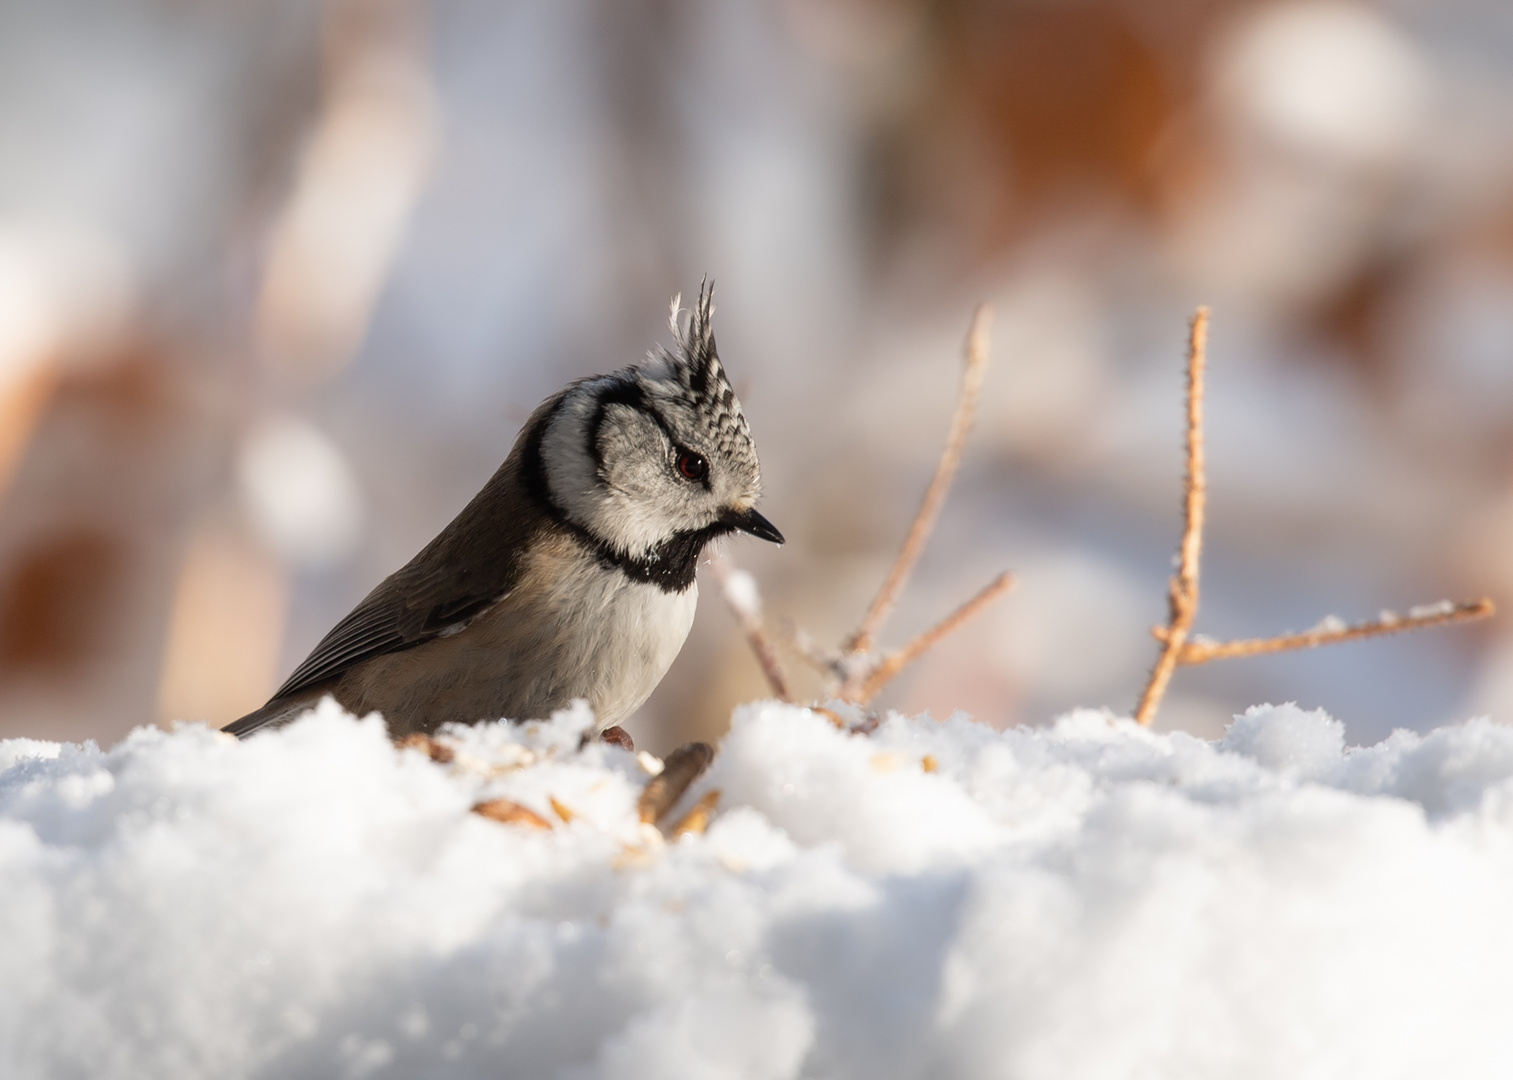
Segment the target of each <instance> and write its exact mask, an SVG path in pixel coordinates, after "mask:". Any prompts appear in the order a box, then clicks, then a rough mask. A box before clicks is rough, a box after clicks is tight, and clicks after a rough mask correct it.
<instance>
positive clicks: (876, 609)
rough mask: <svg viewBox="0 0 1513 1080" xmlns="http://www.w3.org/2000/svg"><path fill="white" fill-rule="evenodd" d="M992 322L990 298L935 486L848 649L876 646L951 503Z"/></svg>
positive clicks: (976, 325)
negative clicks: (948, 497) (948, 499)
mask: <svg viewBox="0 0 1513 1080" xmlns="http://www.w3.org/2000/svg"><path fill="white" fill-rule="evenodd" d="M992 326H993V309H992V308H991V307H989V306H988V305H987V304H978V305H977V310H976V311H974V312H973V313H972V325H971V328H970V329H969V330H968V331H967V348H966V364H965V365H964V366H963V368H962V373H961V390H960V391H959V392H958V394H957V397H956V413H955V415H954V416H952V417H951V430H950V432H949V433H948V434H947V436H946V446H945V449H944V450H943V451H942V452H941V455H940V461H939V462H938V463H937V464H936V466H935V475H934V477H932V478H931V480H930V486H929V487H928V488H926V489H925V497H924V499H923V500H921V502H920V504H919V511H918V512H917V513H916V514H915V515H914V521H913V523H912V524H910V526H909V533H908V535H907V536H905V537H904V542H903V545H902V546H901V547H900V548H899V549H898V557H897V558H896V559H894V560H893V568H892V569H891V570H889V571H888V576H887V577H886V578H884V579H883V583H882V586H881V587H880V588H879V589H878V590H877V595H876V596H874V597H873V598H872V606H871V607H869V608H868V609H867V614H866V615H865V616H863V618H862V621H861V625H859V626H858V627H857V628H856V632H855V633H853V634H852V635H851V637H850V638H849V639H848V640H847V642H846V644H845V647H844V649H845V651H846V652H850V653H866V652H871V651H872V644H873V639H874V638H875V637H876V636H877V632H878V631H879V630H881V629H882V625H883V623H884V622H885V621H886V620H887V618H888V615H889V614H890V613H891V612H892V611H893V605H894V604H896V603H897V602H898V595H899V593H901V592H902V591H903V588H904V585H905V583H906V582H908V580H909V575H910V574H911V573H912V572H913V571H914V564H915V563H916V562H918V561H919V557H920V555H921V554H922V553H923V552H924V550H925V544H927V543H928V542H929V540H930V533H931V532H933V531H934V529H935V521H936V519H937V518H938V517H940V508H941V506H943V505H944V504H945V501H946V494H947V493H948V492H949V491H950V490H951V482H952V481H953V480H954V479H955V478H956V470H957V468H958V467H959V466H960V465H961V452H962V448H963V447H964V446H965V445H966V441H967V432H968V430H969V429H970V428H971V427H972V417H973V415H974V414H975V413H976V412H977V397H978V395H979V394H980V393H981V391H982V378H983V375H984V374H985V373H986V372H987V369H988V342H989V332H990V331H991V329H992Z"/></svg>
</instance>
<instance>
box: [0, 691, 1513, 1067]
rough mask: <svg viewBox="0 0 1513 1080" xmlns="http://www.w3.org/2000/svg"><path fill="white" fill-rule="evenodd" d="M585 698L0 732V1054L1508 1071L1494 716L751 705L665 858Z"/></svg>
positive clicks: (154, 1062)
mask: <svg viewBox="0 0 1513 1080" xmlns="http://www.w3.org/2000/svg"><path fill="white" fill-rule="evenodd" d="M590 723H591V717H590V715H589V714H588V712H587V711H586V710H584V709H578V710H575V711H572V712H568V713H563V714H559V715H558V716H557V717H555V718H554V719H553V720H552V721H551V722H543V723H532V724H526V725H519V726H516V725H509V724H488V725H481V726H479V727H477V728H471V729H463V730H458V731H453V732H451V733H450V735H449V736H448V741H449V743H450V745H451V746H453V748H454V749H455V757H454V758H453V760H452V761H450V762H445V763H441V762H435V761H432V760H431V759H430V758H428V757H426V756H425V755H423V754H422V753H420V752H419V751H416V750H413V749H405V750H399V749H395V748H394V747H393V746H392V745H391V744H390V743H389V741H388V739H387V738H386V735H385V732H384V729H383V726H382V722H381V721H380V720H379V719H378V718H376V717H370V718H367V719H361V720H359V719H354V718H352V717H350V716H347V715H346V714H344V713H342V711H341V710H340V709H339V708H337V707H336V706H335V705H334V704H333V703H330V702H327V703H325V704H324V705H322V706H321V708H320V709H319V710H317V711H316V712H315V713H313V714H312V715H310V716H308V717H307V718H305V719H304V720H301V721H300V722H298V723H296V724H293V725H291V726H290V727H288V728H285V729H283V730H279V731H272V732H267V733H264V734H260V735H258V736H256V737H254V738H252V739H250V740H248V741H247V742H245V743H238V742H236V741H235V740H233V739H231V738H229V737H227V736H223V735H221V734H219V733H216V732H213V731H210V730H207V729H206V728H204V727H201V726H190V725H185V726H180V727H178V728H176V729H175V730H173V731H162V730H158V729H155V728H141V729H138V730H137V731H135V732H134V733H132V735H131V736H129V737H128V738H127V739H125V740H124V741H123V742H121V743H120V744H119V745H117V746H116V747H114V748H112V749H110V750H108V751H101V750H99V749H98V748H96V747H95V746H93V745H92V744H88V743H86V744H83V745H72V744H63V745H60V744H56V743H44V742H38V741H34V740H21V739H17V740H10V741H7V742H0V1076H3V1077H6V1078H18V1080H20V1078H32V1077H38V1078H43V1077H45V1078H51V1077H67V1076H89V1077H91V1078H100V1080H104V1078H112V1077H153V1078H155V1080H168V1078H176V1077H186V1078H187V1077H195V1078H199V1077H206V1076H215V1077H218V1078H232V1077H252V1076H266V1077H281V1078H282V1077H293V1078H299V1077H311V1078H315V1077H321V1078H325V1077H363V1076H370V1077H406V1078H412V1077H501V1076H504V1077H530V1078H536V1077H541V1078H558V1077H560V1078H562V1080H587V1078H590V1077H605V1078H625V1080H630V1078H647V1080H653V1078H654V1080H684V1078H688V1080H693V1078H710V1080H714V1078H722V1080H723V1078H730V1080H737V1078H739V1080H748V1078H749V1080H764V1078H772V1080H777V1078H782V1077H816V1078H818V1077H826V1078H843V1077H866V1078H891V1077H951V1078H954V1077H962V1078H975V1077H1013V1078H1031V1080H1032V1078H1039V1077H1046V1078H1051V1077H1055V1078H1083V1077H1086V1078H1110V1080H1113V1078H1119V1080H1123V1078H1140V1077H1161V1078H1184V1077H1204V1078H1212V1077H1225V1078H1248V1077H1278V1078H1281V1077H1286V1078H1288V1080H1299V1078H1310V1077H1319V1078H1326V1077H1327V1078H1330V1080H1338V1078H1349V1077H1371V1078H1372V1080H1382V1078H1393V1077H1424V1076H1435V1077H1456V1078H1459V1077H1506V1076H1508V1075H1513V1071H1510V1070H1513V1025H1510V1024H1509V1022H1508V1019H1507V1018H1508V1016H1509V1015H1510V1014H1513V977H1510V972H1513V917H1510V915H1509V904H1508V898H1509V897H1510V896H1513V730H1510V729H1505V728H1502V727H1498V726H1496V725H1493V724H1491V723H1489V722H1486V721H1473V722H1471V723H1468V724H1465V725H1463V726H1457V727H1450V728H1443V729H1440V730H1437V731H1434V732H1432V733H1430V734H1428V735H1425V736H1420V735H1415V734H1411V733H1408V732H1397V733H1395V734H1393V735H1392V736H1391V737H1390V738H1388V739H1387V740H1385V741H1384V742H1382V743H1380V744H1378V745H1376V746H1372V747H1367V748H1347V747H1346V746H1345V745H1344V737H1343V729H1342V727H1341V725H1340V724H1339V723H1338V722H1337V721H1335V720H1333V719H1331V718H1330V717H1328V716H1327V715H1325V714H1323V713H1321V712H1308V711H1305V710H1302V709H1299V708H1297V707H1295V706H1292V705H1283V706H1278V707H1270V706H1267V707H1258V708H1255V709H1252V710H1250V711H1249V712H1247V713H1246V714H1245V715H1244V716H1241V717H1238V718H1236V720H1235V722H1234V723H1233V724H1232V725H1231V726H1230V728H1229V731H1228V733H1227V735H1226V736H1225V738H1224V739H1223V740H1222V741H1219V742H1214V743H1211V742H1205V741H1203V740H1200V739H1196V738H1192V737H1190V736H1186V735H1183V734H1156V733H1151V732H1148V731H1145V730H1143V729H1141V728H1139V727H1137V726H1135V725H1133V724H1132V723H1130V722H1129V721H1126V720H1119V719H1114V718H1112V717H1110V716H1108V715H1106V714H1102V713H1094V712H1079V713H1074V714H1071V715H1068V716H1066V717H1063V718H1062V719H1061V720H1059V721H1058V722H1057V723H1056V724H1055V725H1054V726H1053V727H1050V728H1043V729H1032V728H1017V729H1011V730H1008V731H1003V732H999V731H994V730H992V729H990V728H988V727H985V726H982V725H978V724H974V723H972V722H970V721H969V720H967V719H966V718H964V717H956V718H952V719H950V720H947V721H944V722H937V721H934V720H931V719H929V718H927V717H924V718H908V717H903V716H897V715H894V716H890V717H888V718H887V719H886V720H884V721H883V723H882V724H881V725H880V726H879V727H878V728H877V730H876V731H875V732H873V733H872V734H871V735H870V736H863V735H855V734H850V733H848V732H844V731H841V730H838V729H837V728H836V727H835V726H834V725H833V724H832V723H831V721H830V720H829V719H827V718H826V717H825V716H823V715H821V714H816V713H812V712H809V711H808V710H804V709H800V708H797V707H793V706H783V705H778V704H774V703H765V704H754V705H749V706H745V707H743V708H741V709H740V710H738V711H737V713H736V715H735V717H734V719H733V726H732V730H731V732H730V734H729V735H728V736H727V738H726V739H725V740H724V742H723V743H722V745H721V747H720V753H719V756H718V757H717V758H716V759H715V763H714V765H713V766H712V768H711V769H710V771H709V773H708V774H706V776H705V777H704V778H702V779H701V780H700V781H699V782H698V783H696V784H695V785H694V787H693V788H692V789H691V790H690V791H689V792H688V794H687V795H685V797H684V799H683V801H682V803H681V804H680V806H679V807H678V808H675V809H674V812H673V814H672V815H671V817H670V818H669V820H672V819H675V818H676V817H677V816H678V815H679V814H681V813H682V812H683V810H684V809H686V808H687V807H688V806H690V805H692V804H693V802H694V801H695V800H697V799H699V798H700V797H702V796H703V795H704V794H706V793H707V792H708V791H709V790H710V789H712V788H716V789H719V791H720V792H721V797H720V802H719V810H718V812H717V814H716V815H715V816H714V818H713V820H712V822H711V824H710V826H709V828H708V831H707V832H705V833H703V834H695V835H689V836H685V837H683V838H681V839H677V840H666V839H664V837H663V835H662V833H660V832H659V831H657V829H656V828H655V827H653V826H651V825H644V824H642V823H641V822H640V820H639V818H638V816H637V812H636V800H637V797H638V795H639V793H640V790H641V787H642V786H643V785H644V784H645V782H646V780H647V778H648V774H649V771H651V770H652V769H654V768H655V767H656V764H655V763H654V762H652V761H649V760H646V759H645V756H644V755H641V756H639V757H638V755H633V754H631V753H628V752H626V751H624V750H621V749H619V748H616V747H612V746H607V745H604V744H600V743H594V744H590V745H589V746H587V747H585V748H583V749H580V748H579V744H580V740H581V737H582V734H583V732H584V731H586V730H588V728H589V725H590ZM493 798H508V799H511V800H514V801H515V802H518V803H520V804H522V805H524V806H526V807H529V808H530V809H531V810H533V811H534V812H535V813H536V814H538V815H539V816H541V817H542V818H544V819H546V820H548V821H550V822H552V823H554V826H555V827H554V828H552V829H551V830H543V829H541V828H539V827H535V828H533V827H528V826H525V825H503V824H499V823H496V822H494V821H490V820H487V819H485V818H483V817H482V816H480V815H478V814H473V813H470V808H471V807H472V806H473V805H475V804H476V803H478V802H480V801H482V800H485V799H493ZM559 808H560V810H559ZM564 818H568V819H570V820H564Z"/></svg>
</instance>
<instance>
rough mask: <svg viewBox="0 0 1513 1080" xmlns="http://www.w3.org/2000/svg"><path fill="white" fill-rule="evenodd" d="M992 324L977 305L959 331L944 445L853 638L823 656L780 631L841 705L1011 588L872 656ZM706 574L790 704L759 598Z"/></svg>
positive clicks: (929, 522)
mask: <svg viewBox="0 0 1513 1080" xmlns="http://www.w3.org/2000/svg"><path fill="white" fill-rule="evenodd" d="M992 321H993V311H992V309H991V308H990V307H988V306H987V305H986V304H982V305H979V306H978V308H977V310H976V311H975V312H973V314H972V325H971V327H970V329H969V330H968V331H967V340H966V349H965V354H966V355H965V363H964V365H963V369H962V376H961V388H960V391H959V392H958V394H957V399H956V411H955V413H954V415H953V416H952V418H951V429H950V431H949V433H948V434H947V436H946V445H945V447H944V449H942V451H941V455H940V461H939V462H938V463H937V464H936V466H935V475H934V477H933V478H932V479H931V480H930V486H929V487H928V488H927V489H926V490H925V496H924V499H923V500H922V501H921V503H920V507H919V510H918V512H916V513H915V515H914V520H913V522H912V523H911V524H910V526H909V533H908V535H907V536H906V537H905V538H904V542H903V544H902V546H901V547H900V548H899V552H898V556H897V557H896V558H895V559H894V561H893V565H892V567H891V568H890V569H889V571H888V575H887V577H886V578H885V579H884V580H883V583H882V585H881V586H880V587H879V588H878V591H877V595H876V596H874V597H873V599H872V603H871V605H870V607H869V608H868V609H867V613H866V614H865V615H864V616H863V617H862V620H861V623H860V624H859V625H858V626H857V629H856V631H855V632H854V633H853V634H851V636H850V637H849V638H847V639H846V641H845V643H844V644H843V645H842V646H841V647H840V648H839V649H837V650H831V649H826V648H824V647H822V646H820V645H819V644H818V643H816V642H815V641H814V640H813V638H811V637H810V636H809V635H808V634H807V633H805V632H804V631H803V630H802V629H800V628H798V627H795V626H793V625H792V624H789V623H786V622H785V623H781V624H780V628H781V635H782V637H783V638H784V639H785V640H786V642H787V644H788V645H789V646H791V647H792V649H793V651H794V652H795V653H797V654H798V656H799V657H800V658H801V659H803V660H804V661H806V662H807V663H808V664H810V665H811V666H813V667H814V668H815V669H817V670H818V671H820V672H821V673H822V674H824V675H826V676H828V679H829V681H830V689H831V691H832V692H833V693H834V695H835V696H836V697H838V698H841V699H842V700H846V701H852V702H856V703H859V704H865V703H866V702H868V701H870V700H871V699H872V698H873V697H874V696H876V694H877V693H878V691H879V690H881V689H882V688H883V687H884V686H885V685H887V683H888V682H889V681H890V680H892V679H893V678H894V676H896V675H897V674H898V673H899V672H900V671H902V670H903V669H904V668H905V667H907V666H908V665H909V664H911V663H913V662H914V661H915V660H916V659H918V658H919V657H920V656H921V655H922V654H923V653H924V652H926V651H927V650H928V649H930V648H932V647H933V646H934V645H935V644H936V643H937V642H939V641H940V640H941V639H942V638H943V637H945V636H946V635H947V634H949V633H950V632H951V631H953V630H955V629H956V628H957V627H958V626H960V625H961V624H962V623H964V622H966V620H968V619H970V618H971V617H972V616H973V615H976V614H977V613H978V612H979V611H981V610H982V609H983V607H985V606H986V605H987V604H988V603H990V602H991V601H992V600H994V599H995V598H997V597H998V596H1000V595H1002V594H1003V593H1005V592H1007V591H1008V589H1009V588H1010V587H1011V586H1012V585H1013V578H1012V577H1011V576H1010V575H1008V574H1001V575H999V576H998V577H997V578H995V579H994V580H993V582H992V583H990V584H989V585H988V586H987V587H986V588H984V589H983V590H982V591H981V592H979V593H978V594H977V595H976V596H974V597H973V598H972V599H971V600H969V601H967V602H966V603H965V604H963V605H962V606H961V607H959V608H957V609H956V611H954V612H952V613H951V614H950V615H948V616H947V617H946V618H945V619H943V620H942V621H941V622H940V623H939V624H937V625H936V626H934V627H932V628H931V629H929V630H927V631H925V632H924V633H922V634H920V635H919V636H918V637H916V638H915V639H914V640H913V641H911V642H910V643H909V644H908V645H906V646H904V647H903V648H902V649H898V650H896V651H894V652H891V653H887V654H884V655H881V656H879V655H877V654H876V653H875V652H874V651H873V649H874V644H875V640H876V637H877V634H878V631H879V630H880V629H881V628H882V625H883V623H884V621H885V620H886V619H887V618H888V615H889V614H890V613H891V612H892V610H893V607H894V605H895V604H896V603H897V602H898V597H899V594H900V593H901V592H902V591H903V588H904V586H905V584H907V583H908V580H909V576H910V574H912V573H913V571H914V566H915V564H916V563H917V562H918V561H919V557H920V555H921V553H922V552H923V551H924V548H925V544H926V543H928V542H929V539H930V534H931V532H932V531H933V530H934V528H935V522H936V519H937V518H939V516H940V510H941V506H942V504H943V503H944V502H945V498H946V495H947V493H948V492H949V491H950V489H951V483H952V481H953V480H954V478H955V476H956V470H957V468H958V467H959V466H960V464H961V455H962V449H963V447H964V446H965V444H966V438H967V432H968V431H969V430H970V428H971V426H972V417H973V416H974V414H975V413H976V410H977V398H978V395H979V394H980V393H981V390H982V380H983V375H984V373H985V372H986V370H987V365H988V352H989V347H988V346H989V330H990V328H991V326H992ZM714 571H715V574H716V576H717V577H718V578H719V580H720V584H721V586H722V591H723V593H724V596H725V602H726V604H727V605H728V606H729V607H730V609H731V611H732V612H733V613H734V614H735V617H736V620H737V621H738V622H739V623H740V624H741V629H742V630H743V631H745V633H746V640H747V642H748V643H749V644H750V645H751V651H752V652H753V653H755V654H756V658H757V662H758V663H759V664H761V666H762V671H763V673H764V674H765V675H766V676H767V682H768V684H769V685H770V686H771V687H772V689H773V691H774V692H775V693H776V694H777V696H778V697H780V698H782V699H783V700H784V701H791V700H793V699H792V697H791V692H790V690H789V685H790V684H789V682H788V679H787V677H786V676H785V674H784V673H783V670H782V667H781V665H780V664H779V662H778V658H777V654H776V651H775V650H774V649H773V647H772V640H771V638H770V637H769V636H768V633H767V631H766V629H765V627H764V626H763V623H762V618H761V608H760V602H759V598H758V597H757V596H756V591H755V589H754V588H750V587H748V586H749V583H750V579H749V578H744V575H742V577H737V575H738V574H739V573H740V572H739V571H736V570H731V569H728V568H727V567H726V566H724V565H723V564H722V563H720V562H716V563H715V567H714ZM742 578H744V580H742Z"/></svg>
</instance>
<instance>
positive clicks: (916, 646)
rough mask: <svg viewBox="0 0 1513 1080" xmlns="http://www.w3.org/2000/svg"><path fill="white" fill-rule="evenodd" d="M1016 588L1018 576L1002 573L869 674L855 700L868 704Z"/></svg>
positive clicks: (877, 665) (861, 703)
mask: <svg viewBox="0 0 1513 1080" xmlns="http://www.w3.org/2000/svg"><path fill="white" fill-rule="evenodd" d="M1013 587H1014V575H1013V574H1010V573H1007V572H1005V573H1002V574H999V575H998V576H997V577H996V578H994V579H993V580H992V581H990V582H989V583H988V584H987V585H986V586H985V587H984V588H983V589H982V590H981V591H979V592H978V593H977V595H976V596H974V597H972V598H971V599H970V600H968V601H967V602H966V603H964V604H962V605H961V606H960V607H959V608H957V609H956V610H955V611H953V612H951V614H949V615H947V616H946V617H945V618H944V619H942V620H940V622H938V623H936V624H935V625H934V626H932V627H930V629H928V630H926V631H925V632H924V633H922V634H920V635H918V636H917V637H916V638H915V639H914V640H913V641H911V642H909V644H907V645H905V646H904V647H903V648H901V649H896V650H894V651H893V652H890V653H888V654H887V655H886V656H884V657H883V658H882V659H881V660H879V661H878V662H877V664H876V666H875V667H874V668H873V669H872V671H871V673H870V674H868V676H867V679H866V681H865V682H864V683H863V684H862V685H861V687H860V688H859V689H858V691H857V692H856V694H855V696H853V697H852V698H851V700H852V701H855V702H856V703H857V704H859V705H865V704H867V702H869V701H871V700H872V698H873V697H874V696H876V694H877V692H878V691H879V690H881V689H882V688H883V687H884V686H886V685H887V684H888V683H889V682H891V681H892V680H893V678H894V676H896V675H897V674H898V673H899V672H900V671H902V670H903V669H904V668H906V667H908V666H909V665H910V664H912V663H913V662H914V661H915V660H918V659H919V658H920V657H921V656H922V655H924V653H925V652H926V651H928V650H929V649H931V648H933V647H934V646H935V644H936V643H937V642H939V641H940V639H941V638H943V637H945V636H946V635H947V634H949V633H951V632H952V631H953V630H955V629H957V628H958V627H960V626H961V625H962V624H963V623H965V622H966V621H967V620H968V619H970V618H972V616H974V615H976V614H977V613H978V612H979V611H981V610H982V609H983V608H985V607H987V606H988V605H989V604H991V603H992V602H993V601H994V600H996V599H998V597H999V596H1001V595H1003V594H1004V593H1006V592H1008V591H1009V590H1010V589H1012V588H1013Z"/></svg>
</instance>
